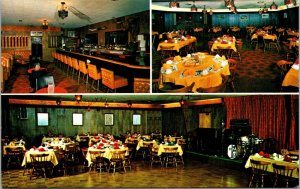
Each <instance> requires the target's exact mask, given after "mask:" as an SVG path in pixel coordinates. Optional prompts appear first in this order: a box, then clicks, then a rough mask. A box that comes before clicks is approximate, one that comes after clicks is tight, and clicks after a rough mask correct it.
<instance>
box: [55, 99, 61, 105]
mask: <svg viewBox="0 0 300 189" xmlns="http://www.w3.org/2000/svg"><path fill="white" fill-rule="evenodd" d="M56 105H57V106H60V105H61V100H60V98H59V99H57V100H56Z"/></svg>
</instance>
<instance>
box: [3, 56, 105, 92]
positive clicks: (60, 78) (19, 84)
mask: <svg viewBox="0 0 300 189" xmlns="http://www.w3.org/2000/svg"><path fill="white" fill-rule="evenodd" d="M41 67H43V68H47V72H48V73H49V74H50V75H53V76H54V79H55V80H54V82H55V86H58V87H62V88H64V89H66V90H67V92H68V93H95V92H101V91H96V90H95V89H93V88H92V87H91V86H90V85H87V86H86V85H85V83H84V81H83V80H82V74H81V79H80V80H79V82H78V74H77V73H76V74H74V76H71V74H70V73H71V72H69V74H66V70H65V69H61V68H59V67H57V66H56V65H55V64H54V63H52V62H41ZM28 68H29V65H20V64H16V65H15V67H14V71H13V72H12V73H13V74H12V76H11V77H10V79H9V81H8V82H7V83H6V85H5V93H31V92H33V89H32V88H31V87H30V83H29V75H28V73H27V70H28Z"/></svg>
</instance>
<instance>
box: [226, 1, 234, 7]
mask: <svg viewBox="0 0 300 189" xmlns="http://www.w3.org/2000/svg"><path fill="white" fill-rule="evenodd" d="M224 2H225V6H226V7H228V8H230V7H233V6H234V1H233V0H224Z"/></svg>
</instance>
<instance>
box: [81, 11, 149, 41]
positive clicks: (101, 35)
mask: <svg viewBox="0 0 300 189" xmlns="http://www.w3.org/2000/svg"><path fill="white" fill-rule="evenodd" d="M131 18H136V19H137V20H138V23H136V24H138V25H136V26H138V27H139V29H138V30H139V33H140V34H149V31H150V13H149V11H144V12H140V13H136V14H132V15H128V16H125V17H124V22H123V23H122V24H117V23H116V22H115V21H114V20H113V19H112V20H107V21H104V22H99V23H96V24H92V25H91V26H85V27H81V28H78V29H76V32H77V33H78V36H79V37H80V38H83V39H84V37H85V35H86V34H91V33H98V45H105V32H110V31H118V30H124V28H128V27H129V26H128V25H127V24H128V22H129V20H130V19H131ZM89 27H90V28H102V27H106V29H104V30H97V31H89V30H88V29H89ZM135 40H136V39H133V38H132V36H131V35H130V33H129V32H128V41H129V42H133V41H135Z"/></svg>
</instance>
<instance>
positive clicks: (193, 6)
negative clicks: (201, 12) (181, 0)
mask: <svg viewBox="0 0 300 189" xmlns="http://www.w3.org/2000/svg"><path fill="white" fill-rule="evenodd" d="M193 2H194V4H193V5H192V6H191V11H192V12H197V10H198V8H197V7H196V5H195V1H193Z"/></svg>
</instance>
